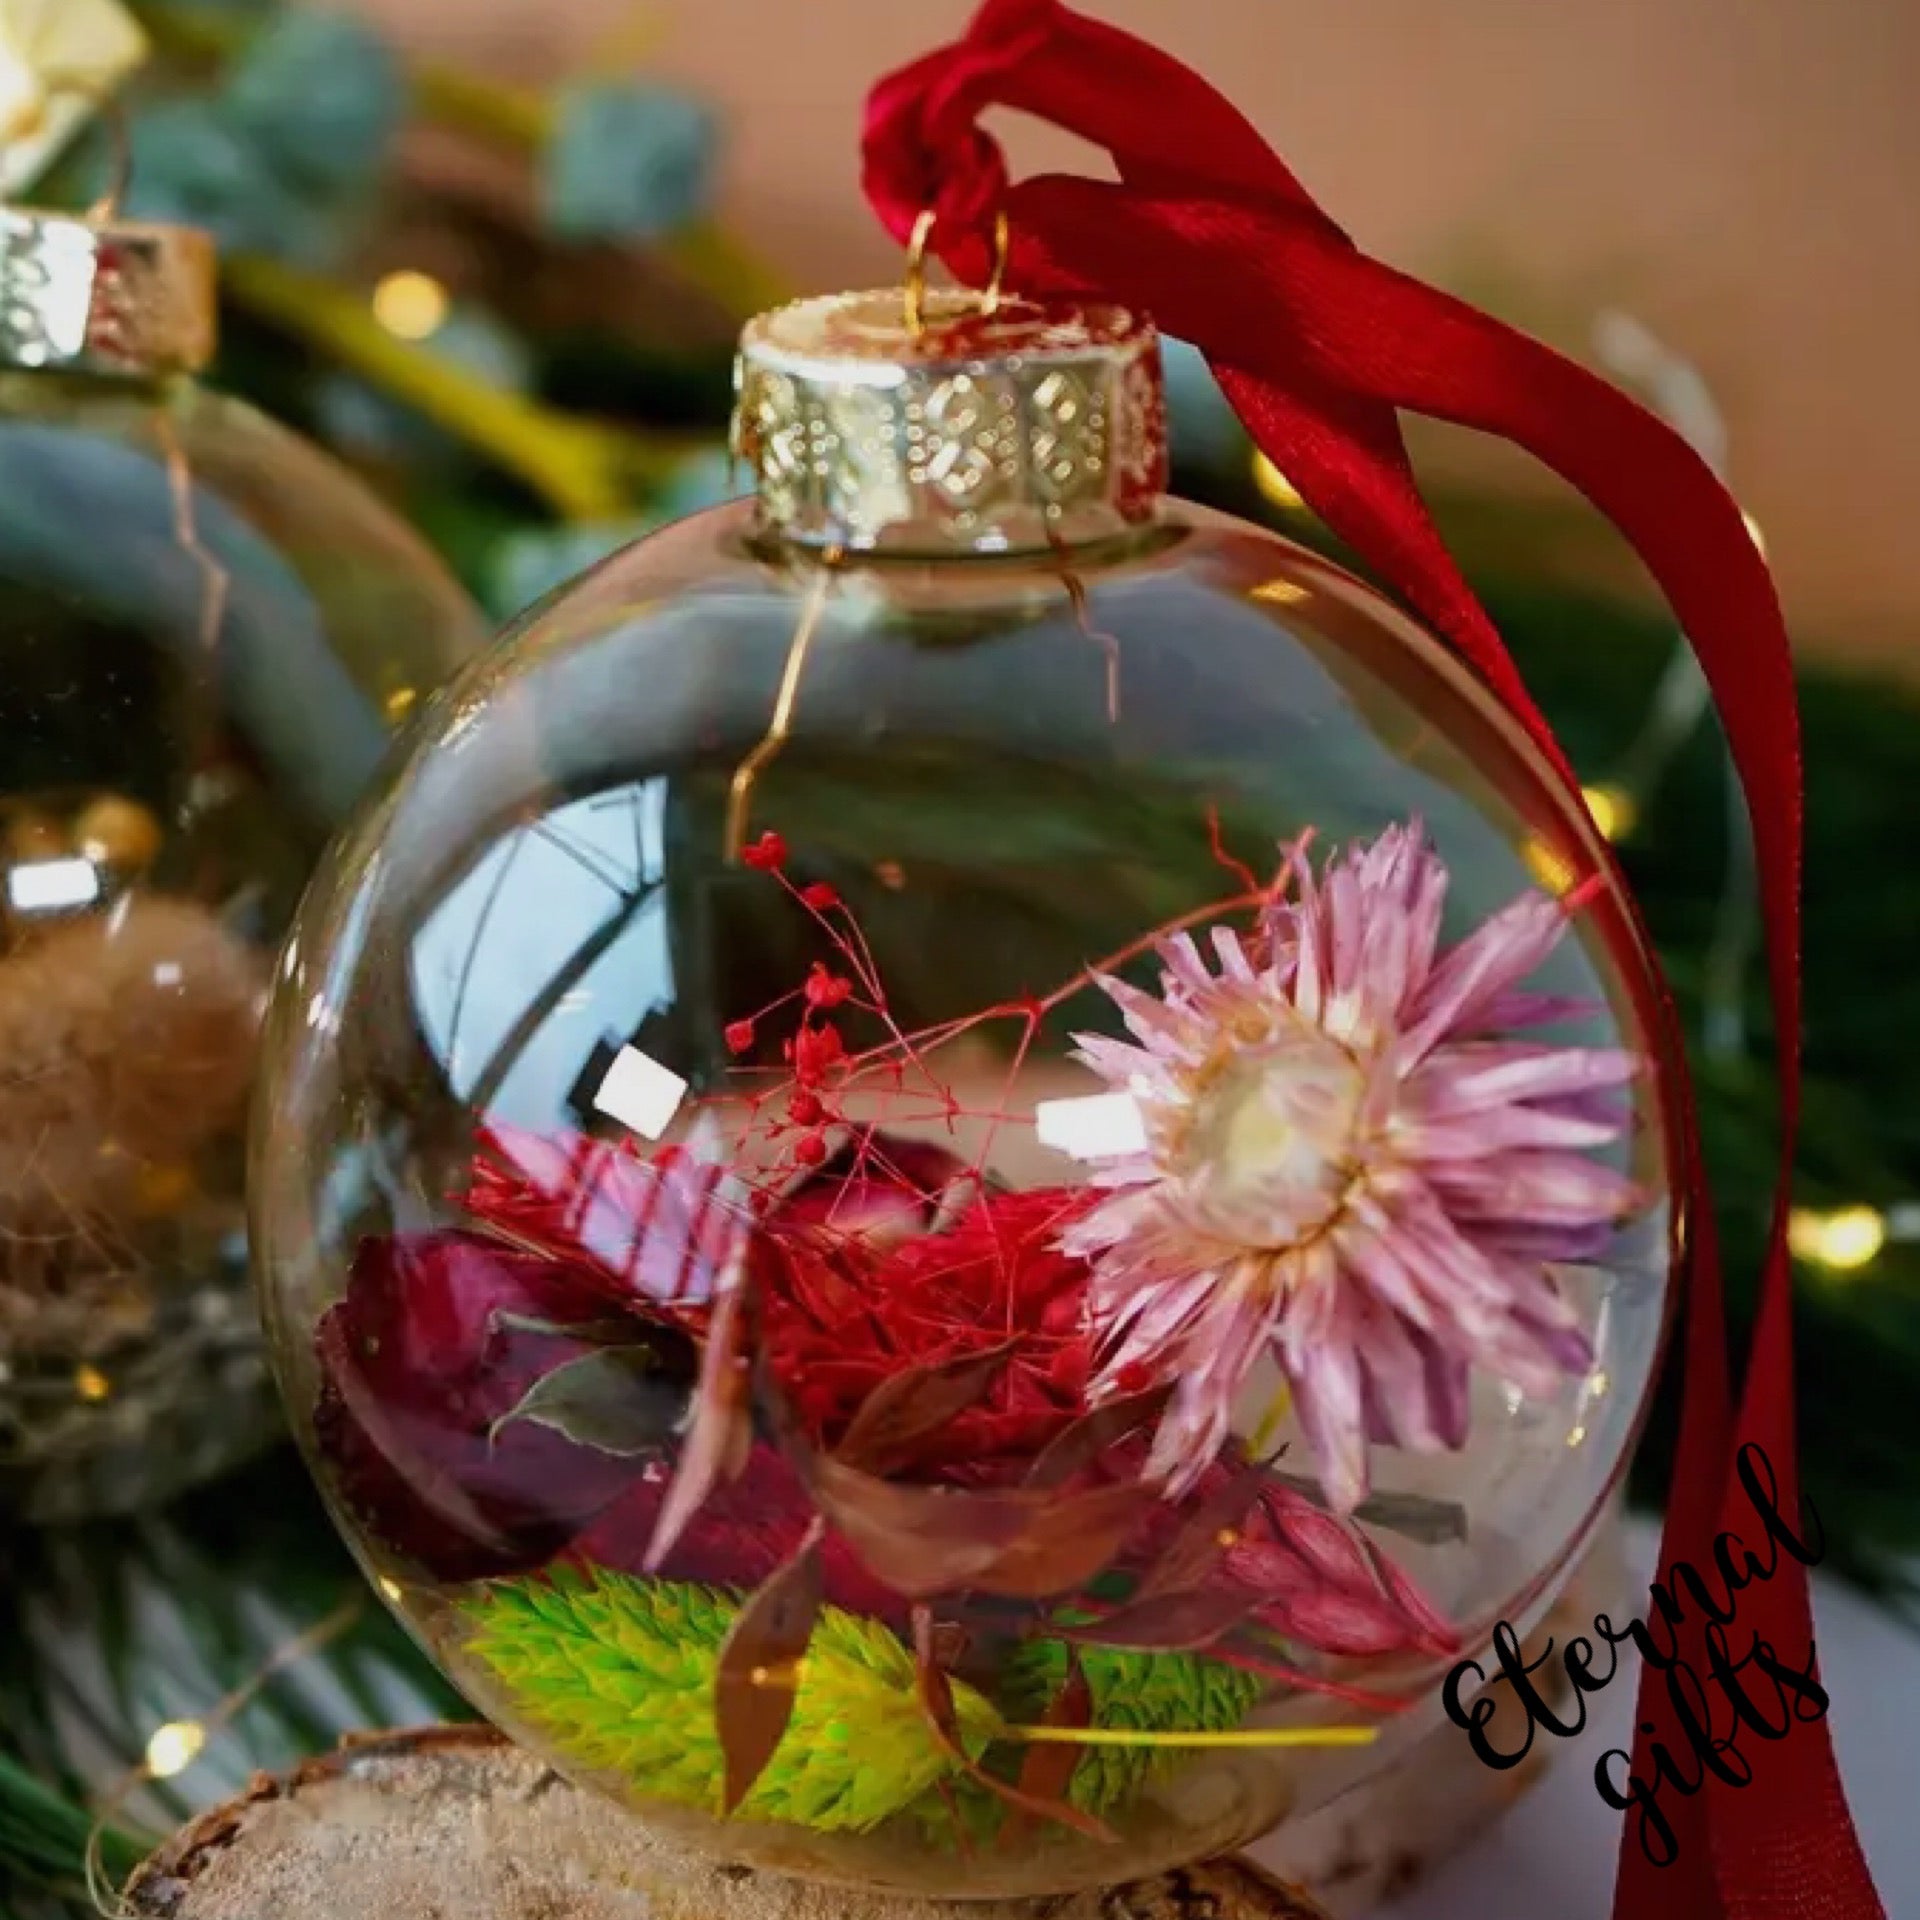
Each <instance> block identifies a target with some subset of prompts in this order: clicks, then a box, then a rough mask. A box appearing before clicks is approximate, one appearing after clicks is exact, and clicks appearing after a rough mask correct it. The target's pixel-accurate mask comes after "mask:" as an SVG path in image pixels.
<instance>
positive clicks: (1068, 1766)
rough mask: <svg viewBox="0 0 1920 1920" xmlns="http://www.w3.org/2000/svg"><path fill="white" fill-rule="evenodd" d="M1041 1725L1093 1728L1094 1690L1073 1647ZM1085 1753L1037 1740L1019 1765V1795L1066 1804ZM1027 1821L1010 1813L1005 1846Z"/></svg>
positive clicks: (1002, 1830)
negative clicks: (1063, 1677)
mask: <svg viewBox="0 0 1920 1920" xmlns="http://www.w3.org/2000/svg"><path fill="white" fill-rule="evenodd" d="M1040 1724H1041V1725H1042V1726H1046V1727H1090V1726H1092V1725H1093V1687H1092V1684H1091V1683H1090V1682H1089V1681H1088V1679H1087V1675H1086V1670H1085V1669H1084V1668H1083V1667H1082V1666H1081V1664H1080V1655H1079V1654H1078V1653H1077V1652H1076V1651H1075V1650H1074V1648H1072V1647H1068V1649H1067V1677H1066V1679H1065V1680H1064V1681H1062V1682H1061V1685H1060V1691H1059V1692H1058V1693H1056V1694H1055V1695H1054V1696H1053V1698H1052V1699H1051V1700H1050V1701H1049V1702H1048V1703H1047V1710H1046V1712H1045V1713H1043V1714H1042V1715H1041V1716H1040ZM1085 1751H1086V1749H1085V1748H1084V1747H1073V1746H1068V1745H1066V1744H1065V1743H1064V1742H1059V1743H1056V1742H1052V1741H1039V1740H1036V1741H1035V1742H1034V1743H1033V1744H1032V1745H1031V1746H1029V1747H1028V1748H1027V1751H1026V1754H1025V1756H1024V1758H1022V1760H1021V1762H1020V1779H1019V1783H1018V1784H1019V1788H1020V1791H1021V1792H1022V1793H1024V1794H1025V1795H1026V1796H1027V1797H1028V1798H1029V1799H1030V1800H1047V1801H1065V1800H1066V1798H1067V1791H1068V1789H1069V1788H1070V1787H1071V1786H1072V1785H1073V1776H1074V1772H1075V1770H1076V1769H1077V1768H1078V1766H1079V1765H1080V1760H1081V1756H1082V1755H1083V1754H1084V1753H1085ZM1028 1818H1029V1816H1028V1815H1027V1813H1026V1812H1025V1811H1024V1810H1023V1809H1021V1808H1019V1807H1009V1808H1008V1809H1007V1817H1006V1819H1005V1820H1003V1821H1002V1822H1001V1824H1000V1840H1001V1844H1002V1845H1003V1846H1004V1845H1008V1844H1011V1843H1012V1842H1014V1841H1017V1840H1019V1839H1020V1838H1021V1836H1022V1835H1023V1834H1024V1833H1025V1831H1026V1828H1027V1824H1028Z"/></svg>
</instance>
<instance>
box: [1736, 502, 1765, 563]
mask: <svg viewBox="0 0 1920 1920" xmlns="http://www.w3.org/2000/svg"><path fill="white" fill-rule="evenodd" d="M1740 518H1741V519H1742V520H1743V521H1745V522H1746V528H1747V538H1748V539H1749V540H1751V541H1752V542H1753V544H1754V545H1755V546H1756V547H1757V548H1758V549H1759V550H1760V558H1761V559H1762V560H1764V559H1765V558H1766V557H1767V536H1766V535H1765V534H1764V533H1762V532H1761V531H1760V522H1759V521H1758V520H1756V519H1755V518H1754V517H1753V515H1752V514H1750V513H1743V514H1742V515H1741V516H1740Z"/></svg>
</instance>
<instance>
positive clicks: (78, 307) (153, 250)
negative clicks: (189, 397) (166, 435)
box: [0, 206, 217, 379]
mask: <svg viewBox="0 0 1920 1920" xmlns="http://www.w3.org/2000/svg"><path fill="white" fill-rule="evenodd" d="M216 312H217V303H216V295H215V261H214V250H213V241H212V239H211V238H210V236H208V235H207V234H204V233H202V232H200V231H198V230H197V229H196V228H193V227H174V226H157V225H149V224H147V223H145V222H142V221H135V220H120V219H116V218H100V219H95V218H81V217H79V216H77V215H74V214H65V213H45V212H40V211H38V210H36V209H33V208H27V207H4V206H0V371H6V370H12V371H23V370H24V371H27V372H33V373H90V374H106V375H110V376H113V377H116V378H122V379H152V378H155V377H157V376H160V375H163V374H170V373H198V372H199V371H200V369H201V368H202V367H204V366H205V365H206V364H207V362H208V361H209V360H211V359H212V358H213V349H214V339H215V315H216Z"/></svg>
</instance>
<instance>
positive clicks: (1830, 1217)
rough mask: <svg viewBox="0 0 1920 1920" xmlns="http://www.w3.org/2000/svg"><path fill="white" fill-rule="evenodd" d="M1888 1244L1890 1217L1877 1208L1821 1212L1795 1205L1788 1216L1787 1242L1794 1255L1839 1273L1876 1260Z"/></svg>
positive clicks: (1840, 1208) (1839, 1209) (1813, 1264)
mask: <svg viewBox="0 0 1920 1920" xmlns="http://www.w3.org/2000/svg"><path fill="white" fill-rule="evenodd" d="M1886 1244H1887V1216H1886V1215H1885V1214H1884V1213H1882V1212H1881V1211H1880V1210H1879V1208H1878V1207H1865V1206H1859V1207H1838V1208H1835V1209H1833V1210H1831V1211H1826V1212H1823V1211H1820V1210H1818V1209H1815V1208H1813V1207H1795V1208H1794V1210H1793V1211H1792V1213H1791V1214H1789V1215H1788V1216H1787V1245H1788V1246H1789V1247H1790V1248H1792V1250H1793V1254H1794V1258H1795V1259H1797V1260H1804V1261H1806V1262H1807V1263H1808V1264H1809V1265H1812V1266H1816V1267H1829V1268H1831V1269H1832V1270H1833V1271H1834V1272H1836V1273H1852V1272H1854V1271H1855V1270H1856V1269H1858V1268H1860V1267H1864V1266H1867V1265H1869V1264H1871V1262H1872V1261H1873V1260H1874V1259H1876V1258H1877V1257H1878V1255H1879V1252H1880V1249H1881V1248H1882V1247H1884V1246H1885V1245H1886Z"/></svg>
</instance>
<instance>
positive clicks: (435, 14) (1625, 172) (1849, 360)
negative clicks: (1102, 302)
mask: <svg viewBox="0 0 1920 1920" xmlns="http://www.w3.org/2000/svg"><path fill="white" fill-rule="evenodd" d="M363 3H364V4H365V6H366V10H367V11H368V13H369V14H370V16H372V17H376V18H380V19H382V20H383V21H384V22H386V23H387V24H388V25H390V26H391V28H392V29H393V31H394V33H395V34H396V35H397V36H398V37H399V38H400V39H401V40H402V41H403V42H405V43H406V44H408V45H410V46H413V47H416V48H418V49H420V50H422V51H423V52H431V53H433V54H435V55H438V56H444V57H446V58H449V59H455V60H459V61H462V62H470V63H472V64H474V65H476V66H478V67H482V68H485V69H488V70H491V71H493V72H496V73H499V74H511V75H515V76H518V77H520V78H522V79H527V78H535V77H541V78H546V79H557V78H559V77H560V76H562V75H565V74H568V73H572V72H576V71H578V70H579V68H580V67H581V66H582V65H583V64H585V63H588V62H590V61H592V60H593V59H594V58H596V56H597V55H598V54H599V53H600V51H601V50H602V49H605V48H606V47H608V45H609V43H612V42H617V40H618V38H619V36H620V35H621V34H622V32H623V31H625V30H627V29H629V27H630V26H633V25H635V24H636V23H635V16H634V12H633V9H632V7H631V6H630V5H629V4H628V0H551V4H548V5H543V6H540V7H538V8H534V7H530V6H528V5H527V4H525V0H363ZM1089 11H1091V12H1093V13H1095V14H1097V15H1098V16H1099V17H1101V18H1103V19H1108V20H1111V21H1113V22H1114V23H1115V24H1116V25H1120V26H1124V27H1127V28H1129V29H1131V30H1132V31H1135V32H1140V33H1146V34H1150V35H1152V36H1153V37H1154V38H1155V39H1156V40H1157V41H1158V42H1159V44H1161V45H1163V46H1165V47H1166V48H1167V49H1168V50H1169V51H1170V52H1173V53H1175V54H1178V55H1179V56H1180V57H1181V58H1182V59H1184V60H1186V61H1188V62H1189V63H1190V64H1192V65H1194V66H1196V67H1198V68H1199V69H1200V70H1201V71H1202V72H1204V73H1206V74H1209V75H1211V76H1213V77H1214V78H1215V79H1216V80H1218V81H1220V82H1221V83H1223V84H1225V85H1226V86H1227V87H1228V88H1229V90H1230V91H1231V93H1232V95H1233V98H1234V100H1235V102H1236V103H1237V104H1238V105H1239V106H1241V107H1242V108H1243V109H1244V110H1245V111H1246V112H1247V113H1248V114H1249V115H1251V117H1252V118H1253V119H1254V121H1255V122H1256V124H1257V125H1259V126H1260V128H1261V129H1262V130H1263V131H1264V132H1265V133H1266V134H1267V135H1268V136H1269V137H1270V138H1271V139H1272V140H1273V141H1274V142H1275V143H1276V145H1278V146H1279V148H1280V149H1281V151H1282V152H1283V153H1285V154H1286V156H1287V158H1288V160H1289V162H1290V163H1291V164H1292V165H1293V166H1294V168H1295V169H1296V170H1297V171H1298V172H1299V173H1300V174H1301V175H1302V177H1303V178H1304V179H1305V181H1306V182H1307V184H1308V186H1309V188H1310V189H1311V190H1312V191H1313V192H1314V193H1315V195H1316V196H1317V197H1319V198H1320V199H1321V200H1322V201H1323V203H1324V204H1326V205H1327V206H1329V207H1330V208H1332V209H1333V210H1335V212H1336V216H1337V217H1338V218H1340V219H1341V220H1342V221H1343V223H1345V224H1346V225H1347V226H1348V227H1349V229H1350V230H1351V231H1352V232H1353V233H1354V234H1355V235H1356V237H1357V238H1359V240H1360V241H1361V243H1362V244H1363V245H1364V246H1366V247H1367V248H1368V249H1369V250H1370V251H1372V252H1376V253H1379V254H1381V255H1382V256H1383V257H1385V258H1387V259H1389V260H1392V261H1393V262H1395V263H1396V264H1397V265H1400V266H1403V267H1406V268H1407V269H1409V270H1410V271H1412V272H1415V273H1419V274H1421V275H1423V276H1424V277H1427V278H1430V279H1435V280H1438V281H1439V282H1440V283H1441V284H1442V285H1444V286H1446V287H1448V288H1450V289H1451V290H1453V291H1455V292H1458V293H1461V294H1463V295H1465V296H1466V297H1467V298H1469V299H1473V300H1475V301H1477V302H1479V303H1480V304H1482V305H1485V306H1489V307H1491V308H1492V309H1493V310H1494V311H1495V312H1497V313H1499V314H1500V315H1501V316H1502V317H1503V318H1506V319H1509V320H1512V321H1514V322H1516V323H1517V324H1519V325H1522V326H1525V327H1527V328H1529V329H1531V330H1533V331H1536V332H1544V333H1547V334H1548V335H1549V336H1551V337H1555V338H1556V339H1558V340H1560V341H1562V342H1567V343H1573V344H1577V343H1578V339H1579V336H1580V333H1581V331H1582V329H1583V328H1584V327H1585V325H1586V324H1587V322H1588V321H1589V320H1590V318H1591V315H1592V312H1593V311H1594V309H1595V308H1597V307H1599V306H1602V305H1621V306H1626V307H1628V308H1630V309H1631V310H1632V311H1633V312H1634V313H1635V314H1636V315H1638V316H1639V317H1640V318H1641V319H1643V320H1644V321H1645V322H1646V323H1647V324H1648V325H1650V326H1651V327H1653V328H1654V329H1655V330H1656V331H1658V332H1660V333H1662V334H1663V335H1665V336H1666V337H1668V338H1669V339H1672V340H1674V341H1679V342H1684V343H1685V346H1686V350H1687V353H1688V356H1689V357H1690V358H1691V359H1692V360H1694V361H1695V362H1696V363H1697V364H1698V365H1699V367H1700V368H1701V369H1702V370H1703V372H1704V373H1705V374H1706V375H1707V377H1708V379H1709V380H1710V381H1711V382H1712V384H1713V387H1714V390H1715V392H1716V393H1717V394H1718V395H1719V396H1720V398H1721V399H1722V401H1723V403H1724V404H1725V405H1726V407H1727V408H1728V410H1729V411H1730V412H1731V414H1732V415H1733V416H1734V417H1735V419H1736V420H1737V423H1738V452H1737V459H1738V464H1739V476H1740V486H1741V492H1742V495H1743V497H1744V498H1745V499H1746V501H1747V503H1748V505H1749V506H1750V507H1751V508H1752V510H1753V512H1754V513H1755V515H1756V516H1757V517H1758V518H1759V519H1760V521H1761V522H1762V524H1763V525H1764V526H1765V527H1766V529H1767V532H1768V536H1769V542H1770V555H1771V557H1772V559H1773V560H1774V563H1775V566H1776V569H1777V571H1778V574H1779V577H1780V579H1781V582H1782V585H1783V588H1784V590H1785V593H1786V596H1787V599H1788V602H1789V604H1790V606H1791V607H1792V608H1793V609H1794V610H1795V612H1796V613H1797V614H1798V615H1799V616H1800V619H1801V622H1802V627H1803V632H1804V635H1805V638H1806V640H1807V641H1808V643H1809V644H1815V645H1819V646H1821V647H1823V648H1829V649H1836V650H1840V651H1842V652H1844V653H1846V654H1848V655H1850V656H1852V657H1856V658H1860V659H1867V660H1873V661H1876V662H1885V663H1887V664H1890V665H1906V664H1907V663H1908V662H1910V661H1913V662H1916V663H1920V654H1917V652H1916V649H1917V648H1920V618H1916V612H1915V609H1916V608H1917V607H1920V550H1916V548H1915V545H1914V543H1913V542H1912V541H1911V540H1910V539H1908V538H1907V537H1906V529H1905V514H1906V512H1907V511H1908V508H1909V503H1910V502H1911V501H1912V500H1913V499H1914V498H1916V497H1920V363H1917V362H1916V359H1915V356H1914V353H1913V350H1912V339H1913V334H1914V329H1915V326H1916V324H1920V246H1916V245H1915V244H1914V243H1913V237H1912V220H1911V196H1912V193H1913V191H1914V188H1915V184H1916V182H1920V121H1916V120H1915V118H1914V116H1913V114H1912V113H1911V111H1910V106H1911V101H1910V80H1911V76H1912V75H1913V74H1914V73H1915V72H1916V71H1920V10H1916V9H1915V8H1913V7H1911V6H1904V5H1899V4H1892V3H1891V0H1879V3H1876V0H1859V3H1858V4H1853V5H1846V6H1837V7H1836V6H1831V5H1823V4H1821V3H1820V0H1611V4H1607V5H1600V4H1597V3H1596V0H1564V3H1563V4H1561V5H1557V6H1552V7H1538V6H1528V5H1525V4H1523V3H1522V0H1457V3H1456V4H1454V5H1450V6H1447V7H1443V8H1435V7H1432V6H1429V5H1426V4H1424V3H1423V0H1367V3H1366V4H1364V5H1358V6H1336V5H1330V4H1325V3H1324V0H1306V4H1291V3H1289V0H1236V3H1235V4H1231V5H1215V6H1208V7H1168V6H1166V5H1164V4H1161V3H1160V0H1095V4H1093V5H1092V6H1091V7H1090V8H1089ZM967 13H968V7H967V6H966V4H965V0H915V4H914V5H912V6H910V7H903V6H897V5H889V4H886V3H885V0H813V3H812V4H809V5H808V6H807V7H806V8H805V10H804V20H803V16H802V14H801V13H800V12H799V11H796V10H790V9H786V8H782V7H779V6H775V5H770V4H768V3H767V0H656V4H655V5H653V6H652V7H651V9H650V10H649V11H648V13H647V14H646V16H645V17H644V20H643V21H641V22H639V23H637V25H638V30H639V31H641V32H643V33H645V34H646V35H647V37H648V44H647V47H646V51H645V61H646V65H647V67H648V69H649V70H650V71H652V72H653V73H655V74H657V75H659V76H660V77H662V78H664V79H667V80H670V81H672V82H674V83H676V84H679V85H683V86H685V87H687V88H688V89H690V90H691V91H693V92H694V93H696V94H698V95H699V96H700V97H701V98H703V99H705V100H707V101H709V102H710V103H711V104H712V105H713V106H714V107H715V108H716V110H717V111H718V112H719V113H720V114H721V115H722V117H723V120H724V123H725V126H726V144H725V151H724V154H723V156H722V159H721V162H720V168H719V176H718V180H717V183H716V192H717V203H718V207H719V209H720V212H721V216H722V218H723V219H724V220H725V221H726V223H727V224H728V226H729V228H730V229H731V230H732V231H735V232H737V233H738V234H739V236H740V237H741V238H742V239H743V240H744V241H746V242H749V243H750V244H751V245H752V246H753V247H754V248H755V249H756V251H757V252H759V253H760V254H761V255H762V256H763V257H764V258H765V259H766V260H767V261H768V262H769V263H770V264H772V265H774V266H776V267H777V268H778V269H779V270H780V272H781V273H782V274H783V275H784V276H786V277H787V278H788V279H789V280H790V281H791V282H792V283H793V285H794V286H795V287H796V288H805V289H812V288H816V287H830V286H839V285H854V284H861V283H864V282H866V281H870V280H874V279H885V278H886V277H888V276H889V274H890V273H891V272H892V271H893V269H894V263H893V261H892V259H891V257H890V252H889V249H888V247H887V245H886V243H885V240H884V238H883V237H882V236H881V235H880V234H879V233H878V231H877V230H876V228H875V226H874V224H873V222H872V221H871V220H870V219H869V217H868V215H867V212H866V208H865V205H864V203H863V202H862V200H861V199H860V196H859V193H858V181H859V176H858V164H857V149H856V140H855V137H854V136H855V129H856V128H857V125H858V113H859V106H860V100H861V97H862V94H863V92H864V90H865V88H866V86H867V84H868V81H869V80H870V78H871V77H872V75H874V74H876V73H879V72H882V71H884V70H886V69H887V68H889V67H891V66H893V65H895V64H897V63H899V62H901V61H904V60H906V59H908V58H910V57H911V56H912V55H913V54H915V53H916V52H918V51H920V50H922V49H923V48H925V47H927V46H929V45H931V44H933V43H934V42H935V41H937V40H939V39H941V38H943V37H945V36H947V35H948V34H949V33H951V32H952V31H954V30H956V29H957V28H958V27H959V26H960V25H961V24H962V22H963V21H964V20H965V18H966V16H967ZM1008 135H1009V144H1010V150H1011V152H1012V155H1013V157H1014V160H1015V164H1016V167H1017V168H1018V167H1029V168H1031V167H1038V166H1045V165H1052V164H1058V163H1061V162H1063V161H1066V160H1068V159H1070V158H1076V157H1078V156H1073V155H1072V154H1071V151H1070V148H1069V146H1068V144H1067V143H1066V142H1064V141H1060V140H1049V139H1046V138H1044V137H1041V136H1039V135H1038V134H1036V133H1034V131H1033V130H1032V129H1030V128H1019V127H1017V126H1013V125H1011V124H1010V125H1009V128H1008Z"/></svg>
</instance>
